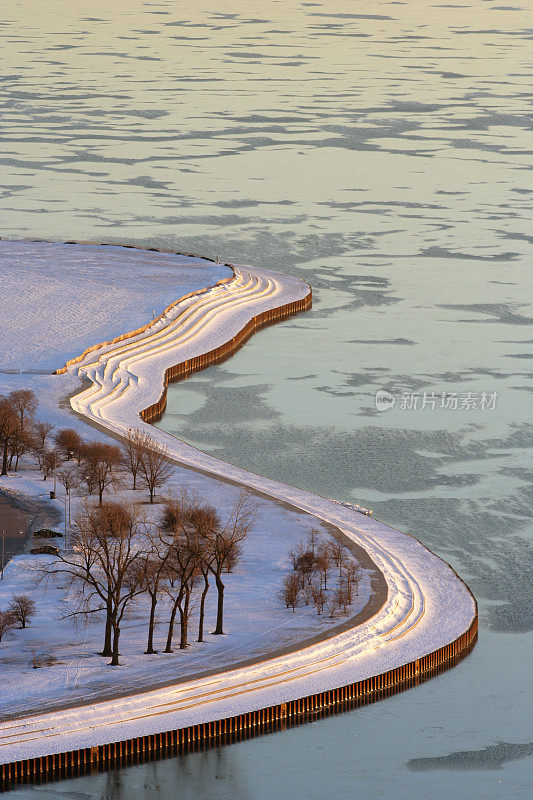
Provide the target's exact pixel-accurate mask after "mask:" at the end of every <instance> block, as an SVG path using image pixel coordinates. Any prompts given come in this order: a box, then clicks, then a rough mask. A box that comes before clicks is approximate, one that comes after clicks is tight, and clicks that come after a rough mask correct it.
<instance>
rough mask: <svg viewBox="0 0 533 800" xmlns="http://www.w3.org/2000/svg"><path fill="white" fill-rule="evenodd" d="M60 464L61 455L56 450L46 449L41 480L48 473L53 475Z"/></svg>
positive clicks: (47, 475) (44, 478) (46, 476)
mask: <svg viewBox="0 0 533 800" xmlns="http://www.w3.org/2000/svg"><path fill="white" fill-rule="evenodd" d="M60 464H61V456H60V455H59V453H58V452H57V450H47V451H46V453H45V454H44V457H43V466H42V470H43V481H45V480H46V479H47V478H48V477H49V476H50V475H54V473H55V472H56V470H57V468H58V467H59V465H60Z"/></svg>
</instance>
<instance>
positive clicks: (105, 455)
mask: <svg viewBox="0 0 533 800" xmlns="http://www.w3.org/2000/svg"><path fill="white" fill-rule="evenodd" d="M121 464H122V455H121V452H120V448H119V447H117V446H116V445H113V444H108V443H107V442H90V443H89V444H86V445H84V446H83V448H82V456H81V463H80V467H79V476H80V478H81V480H83V481H84V482H85V484H86V486H87V490H88V492H89V493H90V494H92V492H93V491H94V490H96V491H97V492H98V503H99V505H102V502H103V495H104V492H105V490H106V489H108V488H109V487H110V486H115V487H116V486H119V485H120V467H121Z"/></svg>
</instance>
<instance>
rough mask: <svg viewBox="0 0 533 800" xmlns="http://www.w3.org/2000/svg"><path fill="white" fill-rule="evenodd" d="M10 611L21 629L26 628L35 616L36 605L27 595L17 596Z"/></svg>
mask: <svg viewBox="0 0 533 800" xmlns="http://www.w3.org/2000/svg"><path fill="white" fill-rule="evenodd" d="M9 611H10V612H11V614H12V615H13V619H14V620H15V622H18V623H19V624H20V627H21V628H25V627H26V623H27V622H29V620H30V618H31V617H33V615H34V614H35V603H34V602H33V600H32V599H31V597H28V595H26V594H16V595H15V596H14V598H13V600H12V602H11V605H10V607H9Z"/></svg>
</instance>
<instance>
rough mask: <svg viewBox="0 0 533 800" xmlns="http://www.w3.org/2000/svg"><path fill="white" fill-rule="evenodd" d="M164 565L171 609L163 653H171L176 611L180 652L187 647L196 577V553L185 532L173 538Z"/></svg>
mask: <svg viewBox="0 0 533 800" xmlns="http://www.w3.org/2000/svg"><path fill="white" fill-rule="evenodd" d="M166 564H167V569H168V573H167V574H168V585H167V586H166V592H167V594H168V596H169V597H170V599H171V601H172V607H171V613H170V620H169V625H168V635H167V643H166V647H165V653H171V652H172V639H173V635H174V623H175V619H176V614H177V612H178V611H179V616H180V650H185V649H186V648H187V647H188V623H189V617H190V602H191V593H192V590H193V587H194V584H195V582H196V579H197V577H198V559H197V555H196V551H195V548H194V547H191V546H190V541H189V536H188V535H187V534H186V533H185V532H182V533H180V534H177V535H176V536H175V537H174V539H173V541H172V544H171V545H170V548H169V554H168V557H167V560H166Z"/></svg>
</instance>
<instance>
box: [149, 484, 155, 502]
mask: <svg viewBox="0 0 533 800" xmlns="http://www.w3.org/2000/svg"><path fill="white" fill-rule="evenodd" d="M154 492H155V488H154V487H152V486H150V502H151V503H153V502H154Z"/></svg>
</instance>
